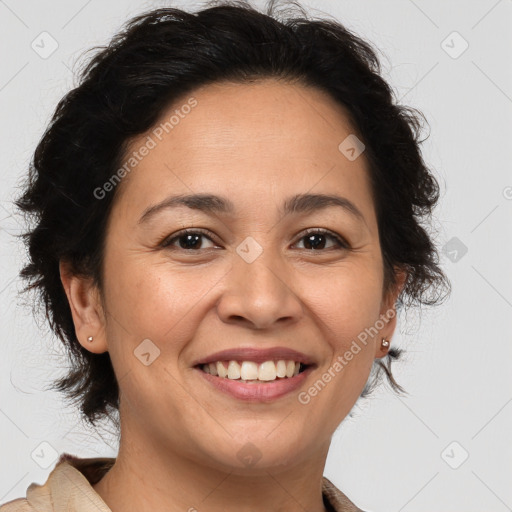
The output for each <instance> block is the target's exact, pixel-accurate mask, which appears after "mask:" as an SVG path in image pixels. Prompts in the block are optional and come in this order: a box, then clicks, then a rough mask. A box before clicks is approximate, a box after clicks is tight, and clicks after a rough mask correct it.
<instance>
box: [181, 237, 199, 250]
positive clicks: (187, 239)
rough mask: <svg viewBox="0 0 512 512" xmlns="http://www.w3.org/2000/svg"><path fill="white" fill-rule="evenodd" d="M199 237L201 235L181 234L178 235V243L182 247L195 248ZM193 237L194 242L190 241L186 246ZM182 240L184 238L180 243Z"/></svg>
mask: <svg viewBox="0 0 512 512" xmlns="http://www.w3.org/2000/svg"><path fill="white" fill-rule="evenodd" d="M200 237H201V235H183V236H182V237H180V245H181V246H182V249H193V248H195V247H196V246H197V245H198V241H199V238H200ZM193 238H195V239H196V240H195V242H194V243H192V244H191V245H188V246H187V243H189V242H190V240H191V239H193ZM183 240H186V242H185V244H181V242H182V241H183ZM183 245H185V247H183ZM199 245H200V244H199Z"/></svg>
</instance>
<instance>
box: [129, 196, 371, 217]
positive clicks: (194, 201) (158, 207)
mask: <svg viewBox="0 0 512 512" xmlns="http://www.w3.org/2000/svg"><path fill="white" fill-rule="evenodd" d="M180 206H186V207H187V208H190V209H192V210H199V211H202V212H204V213H206V214H210V215H211V214H230V215H233V214H234V213H235V210H236V209H235V205H234V203H233V202H232V201H231V200H230V199H227V198H226V197H222V196H217V195H213V194H189V195H176V196H171V197H168V198H166V199H164V200H163V201H162V202H160V203H158V204H155V205H153V206H150V207H148V208H146V209H145V210H144V213H143V214H142V216H141V217H140V219H139V223H143V222H146V221H148V220H149V219H150V218H151V217H153V216H154V215H155V214H156V213H158V212H160V211H162V210H165V209H169V208H177V207H180ZM334 206H336V207H339V208H343V210H345V211H346V212H348V213H349V214H351V215H352V216H353V217H354V218H355V219H357V220H360V221H363V222H366V220H365V218H364V215H363V214H362V213H361V211H360V210H359V209H358V208H357V206H356V205H355V204H354V203H352V201H350V200H348V199H347V198H345V197H341V196H337V195H328V194H297V195H295V196H292V197H289V198H288V199H286V201H285V202H284V205H283V208H282V209H281V210H280V214H281V215H282V216H286V215H291V214H300V213H309V212H313V211H319V210H324V209H326V208H331V207H334Z"/></svg>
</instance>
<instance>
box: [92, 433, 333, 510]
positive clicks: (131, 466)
mask: <svg viewBox="0 0 512 512" xmlns="http://www.w3.org/2000/svg"><path fill="white" fill-rule="evenodd" d="M139 434H140V432H137V430H136V429H133V428H124V426H123V425H121V440H120V446H119V454H118V456H117V458H116V462H115V464H114V466H113V467H112V468H111V470H110V471H109V472H108V473H107V474H106V475H105V476H104V477H103V478H102V479H101V480H100V481H99V482H98V483H97V484H95V485H94V486H93V488H94V490H95V491H96V492H97V493H98V494H99V495H100V496H101V498H102V499H103V501H105V503H106V504H107V505H108V507H109V508H110V509H111V510H112V512H135V511H137V512H146V511H147V512H149V511H151V512H164V511H165V512H178V511H179V512H183V511H187V512H197V511H204V510H208V512H225V511H226V510H237V512H263V511H265V512H268V511H269V510H273V511H274V510H275V511H279V512H292V511H296V510H308V511H310V512H325V510H326V509H325V506H324V503H323V497H322V475H323V469H324V465H325V460H326V457H327V451H328V448H329V446H328V445H327V446H325V447H323V449H322V450H321V453H318V454H316V455H313V456H310V457H308V458H307V460H306V459H305V460H304V461H303V462H302V463H297V464H296V465H295V466H291V467H288V466H287V467H286V468H283V467H282V466H281V467H266V468H260V469H257V470H256V469H255V467H251V468H229V467H226V468H224V469H223V468H221V467H219V466H217V467H213V466H210V465H208V464H205V463H204V461H202V460H200V458H199V457H197V458H194V457H191V456H190V454H184V453H181V452H180V451H179V450H174V449H171V448H169V449H167V450H165V449H162V447H161V445H157V443H155V442H148V437H151V436H147V435H145V436H142V435H139ZM177 446H179V443H177Z"/></svg>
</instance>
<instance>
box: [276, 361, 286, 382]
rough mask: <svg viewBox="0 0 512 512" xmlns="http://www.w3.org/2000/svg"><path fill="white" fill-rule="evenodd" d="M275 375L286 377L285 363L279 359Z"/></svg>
mask: <svg viewBox="0 0 512 512" xmlns="http://www.w3.org/2000/svg"><path fill="white" fill-rule="evenodd" d="M276 373H277V376H278V377H281V378H283V377H286V361H283V360H282V359H280V360H279V361H277V364H276Z"/></svg>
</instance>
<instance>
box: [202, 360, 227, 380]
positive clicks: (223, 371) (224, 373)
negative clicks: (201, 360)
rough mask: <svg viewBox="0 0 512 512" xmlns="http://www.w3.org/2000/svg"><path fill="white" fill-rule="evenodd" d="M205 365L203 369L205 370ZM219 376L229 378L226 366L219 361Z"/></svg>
mask: <svg viewBox="0 0 512 512" xmlns="http://www.w3.org/2000/svg"><path fill="white" fill-rule="evenodd" d="M204 366H205V365H203V368H204ZM217 374H218V376H219V377H227V376H228V371H227V370H226V368H224V365H223V364H222V363H221V362H220V361H217Z"/></svg>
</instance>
